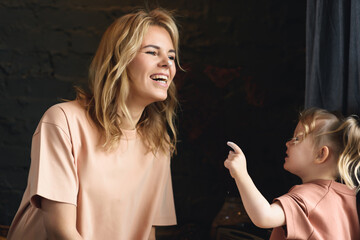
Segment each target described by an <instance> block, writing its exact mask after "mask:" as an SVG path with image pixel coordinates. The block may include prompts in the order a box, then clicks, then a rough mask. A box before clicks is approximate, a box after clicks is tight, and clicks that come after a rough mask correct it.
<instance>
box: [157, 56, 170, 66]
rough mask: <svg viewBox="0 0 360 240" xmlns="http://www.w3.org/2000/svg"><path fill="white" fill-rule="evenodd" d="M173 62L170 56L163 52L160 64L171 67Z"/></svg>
mask: <svg viewBox="0 0 360 240" xmlns="http://www.w3.org/2000/svg"><path fill="white" fill-rule="evenodd" d="M172 64H173V62H172V61H171V60H170V59H169V57H168V56H167V55H166V54H163V56H161V59H160V62H159V65H160V67H171V66H172Z"/></svg>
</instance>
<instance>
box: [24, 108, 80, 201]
mask: <svg viewBox="0 0 360 240" xmlns="http://www.w3.org/2000/svg"><path fill="white" fill-rule="evenodd" d="M67 126H68V125H67V121H66V116H65V114H64V112H63V111H62V110H61V109H60V108H58V107H52V108H50V109H49V110H48V111H47V112H46V113H45V114H44V116H43V118H42V120H41V121H40V123H39V125H38V128H37V130H36V131H35V134H34V136H33V140H32V147H31V166H30V171H29V188H30V197H31V203H32V204H34V205H35V206H36V207H40V198H39V196H40V197H43V198H46V199H49V200H53V201H57V202H63V203H70V204H74V205H76V202H77V192H78V178H77V169H76V165H75V161H74V157H73V154H72V142H71V138H70V132H69V130H68V127H67Z"/></svg>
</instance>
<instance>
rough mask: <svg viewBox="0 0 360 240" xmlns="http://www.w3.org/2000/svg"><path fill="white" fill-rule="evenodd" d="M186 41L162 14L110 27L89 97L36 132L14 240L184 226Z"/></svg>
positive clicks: (141, 234)
mask: <svg viewBox="0 0 360 240" xmlns="http://www.w3.org/2000/svg"><path fill="white" fill-rule="evenodd" d="M178 39H179V36H178V30H177V27H176V25H175V22H174V19H173V18H172V16H171V14H170V13H169V12H167V11H165V10H162V9H155V10H152V11H150V12H146V11H137V12H134V13H131V14H127V15H124V16H122V17H121V18H119V19H117V20H116V21H115V22H114V23H113V24H112V25H110V27H109V28H108V29H107V30H106V32H105V33H104V35H103V37H102V40H101V42H100V45H99V48H98V50H97V52H96V54H95V57H94V59H93V61H92V63H91V66H90V71H89V72H90V74H89V79H90V91H89V92H85V91H82V90H80V89H78V95H77V99H76V100H75V101H70V102H65V103H60V104H57V105H55V106H52V107H51V108H50V109H49V110H48V111H46V113H45V114H44V116H43V117H42V119H41V121H40V123H39V125H38V127H37V129H36V130H35V133H34V135H33V139H32V149H31V166H30V172H29V179H28V185H27V188H26V190H25V193H24V196H23V199H22V202H21V204H20V207H19V210H18V212H17V214H16V216H15V218H14V220H13V222H12V224H11V227H10V230H9V234H8V239H9V240H20V239H27V240H45V239H72V240H81V239H86V240H101V239H109V240H110V239H111V240H128V239H129V240H130V239H136V240H147V239H155V229H154V226H156V225H174V224H176V216H175V208H174V202H173V192H172V184H171V173H170V156H171V154H172V153H173V152H174V150H175V142H176V131H175V127H174V124H173V121H174V117H175V113H174V110H175V107H176V105H177V99H176V96H175V93H176V89H175V85H174V83H173V81H172V80H173V78H174V76H175V73H176V65H179V63H178V60H177V58H175V57H176V54H177V53H178ZM167 129H170V132H171V134H170V135H169V134H168V133H167Z"/></svg>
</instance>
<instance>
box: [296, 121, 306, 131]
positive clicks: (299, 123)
mask: <svg viewBox="0 0 360 240" xmlns="http://www.w3.org/2000/svg"><path fill="white" fill-rule="evenodd" d="M303 131H304V125H303V124H302V123H301V122H298V124H297V125H296V128H295V131H294V132H295V133H300V132H303Z"/></svg>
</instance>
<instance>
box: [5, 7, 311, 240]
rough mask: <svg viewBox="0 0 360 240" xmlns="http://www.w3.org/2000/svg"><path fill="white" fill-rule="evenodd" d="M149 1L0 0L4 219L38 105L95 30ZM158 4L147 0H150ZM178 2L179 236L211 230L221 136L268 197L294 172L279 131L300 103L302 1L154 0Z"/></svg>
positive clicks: (81, 58) (90, 49)
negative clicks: (287, 166)
mask: <svg viewBox="0 0 360 240" xmlns="http://www.w3.org/2000/svg"><path fill="white" fill-rule="evenodd" d="M143 2H144V1H129V0H128V1H125V0H122V1H116V0H106V1H96V0H76V1H72V0H61V1H56V0H52V1H50V0H22V1H21V0H1V1H0V19H1V21H0V224H6V225H9V224H10V223H11V220H12V217H13V216H14V214H15V211H16V210H17V207H18V205H19V203H20V200H21V197H22V193H23V191H24V188H25V187H26V178H27V172H28V169H29V163H30V159H29V155H30V143H31V136H32V133H33V131H34V130H35V128H36V125H37V123H38V121H39V119H40V118H41V116H42V114H43V113H44V111H45V110H46V109H47V108H48V107H49V106H51V105H52V104H54V103H56V102H58V101H60V100H61V99H62V98H67V99H69V98H70V99H71V98H73V97H74V91H73V89H72V87H73V85H74V84H85V83H86V81H87V68H88V64H89V63H90V60H91V57H92V55H93V53H94V52H95V50H96V47H97V44H98V42H99V40H100V37H101V34H102V33H103V32H104V30H105V29H106V27H107V26H108V25H109V24H110V23H111V22H112V21H113V20H114V19H115V18H116V17H118V16H121V15H123V14H124V13H127V12H129V11H131V10H132V9H134V7H135V6H143ZM147 2H148V4H149V5H150V6H154V5H156V4H154V3H153V2H152V1H147ZM156 3H158V4H160V5H161V6H162V7H165V8H168V9H177V15H178V16H177V19H178V22H179V24H180V32H181V53H180V60H181V62H182V65H183V66H184V68H185V69H187V72H185V73H182V72H178V75H177V79H176V82H177V86H178V88H179V97H180V100H181V105H182V107H181V111H180V112H179V121H178V122H179V124H178V126H179V131H180V140H181V142H180V143H179V145H178V152H179V153H178V155H177V156H176V157H175V158H174V160H173V165H172V167H173V184H174V194H175V201H176V208H177V215H178V221H179V226H178V227H176V229H177V232H178V235H182V236H183V239H185V238H186V237H187V238H186V239H202V238H204V239H207V238H208V235H207V234H208V232H209V229H210V224H211V221H212V220H213V219H214V217H215V215H216V214H217V212H218V211H219V209H220V207H221V205H222V204H223V202H224V199H225V198H226V197H232V196H238V195H237V191H236V188H235V185H234V183H233V181H232V179H231V178H230V177H229V175H228V173H227V171H226V170H225V169H224V168H223V160H224V159H225V157H226V155H227V151H228V149H227V147H226V141H227V140H233V141H235V142H237V143H239V144H240V145H241V146H242V147H243V150H244V151H245V154H247V158H248V161H249V163H248V168H249V172H250V174H251V175H252V176H253V178H254V181H255V183H256V184H257V185H258V187H259V188H260V190H261V191H263V192H264V195H265V196H266V197H267V198H268V199H269V200H271V199H272V198H273V197H275V196H278V195H279V194H282V193H284V192H286V191H287V189H288V188H289V186H290V185H291V184H293V183H295V182H296V181H297V179H295V178H293V177H291V176H290V175H289V174H287V173H286V172H285V171H284V170H282V161H283V158H284V150H285V145H284V144H285V140H286V139H287V138H289V137H290V136H291V134H292V130H293V128H294V126H295V124H296V123H295V120H296V117H297V111H298V110H299V109H301V108H302V106H303V95H304V75H305V69H304V66H305V42H304V39H305V2H304V1H285V0H273V1H266V0H254V1H245V0H238V1H231V0H223V1H214V0H198V1H196V0H195V1H194V0H180V1H165V0H164V1H156Z"/></svg>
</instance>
